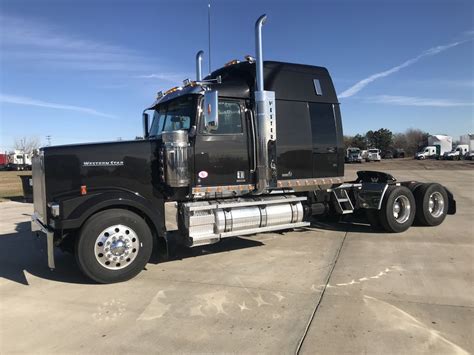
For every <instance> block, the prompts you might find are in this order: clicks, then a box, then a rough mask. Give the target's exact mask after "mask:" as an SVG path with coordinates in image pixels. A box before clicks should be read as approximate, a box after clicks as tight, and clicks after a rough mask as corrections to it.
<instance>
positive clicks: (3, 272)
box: [0, 222, 263, 286]
mask: <svg viewBox="0 0 474 355" xmlns="http://www.w3.org/2000/svg"><path fill="white" fill-rule="evenodd" d="M261 245H263V243H262V242H259V241H254V240H249V239H243V238H229V239H225V240H223V241H221V242H220V243H217V244H212V245H206V246H202V247H195V248H185V247H177V248H175V249H174V250H172V253H171V255H170V256H167V257H164V256H163V255H159V254H158V253H154V254H153V256H152V259H151V260H150V263H162V262H169V261H173V260H180V259H185V258H192V257H196V256H199V255H205V254H216V253H222V252H228V251H233V250H238V249H245V248H251V247H256V246H261ZM55 262H56V269H55V270H50V269H49V268H48V265H47V255H46V238H43V237H36V236H34V235H33V234H32V233H31V229H30V222H21V223H18V224H17V225H16V227H15V231H14V232H13V233H7V234H0V278H4V279H7V280H10V281H13V282H16V283H19V284H21V285H25V286H29V285H30V283H29V282H28V275H33V276H35V277H38V278H40V279H45V280H50V281H56V282H64V283H73V284H94V283H95V282H94V281H92V280H90V279H88V278H87V277H85V276H84V275H83V274H82V273H81V271H80V270H79V267H78V265H77V264H76V260H75V258H74V255H72V254H69V253H65V252H62V251H61V250H59V249H58V248H56V250H55Z"/></svg>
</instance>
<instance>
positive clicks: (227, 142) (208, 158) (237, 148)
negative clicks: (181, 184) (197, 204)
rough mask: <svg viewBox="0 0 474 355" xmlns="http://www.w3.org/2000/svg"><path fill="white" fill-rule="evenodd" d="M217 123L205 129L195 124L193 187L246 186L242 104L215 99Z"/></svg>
mask: <svg viewBox="0 0 474 355" xmlns="http://www.w3.org/2000/svg"><path fill="white" fill-rule="evenodd" d="M218 108H219V110H218V115H219V124H218V127H217V129H216V130H207V129H206V128H205V127H204V123H203V120H202V119H200V120H199V121H200V122H199V123H198V126H199V128H198V133H197V135H196V140H195V145H194V181H195V185H196V186H226V185H240V184H249V183H250V181H251V176H250V155H249V146H250V145H249V137H248V125H247V120H246V114H245V103H244V101H242V100H235V99H224V98H219V104H218Z"/></svg>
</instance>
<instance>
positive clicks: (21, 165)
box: [7, 150, 31, 171]
mask: <svg viewBox="0 0 474 355" xmlns="http://www.w3.org/2000/svg"><path fill="white" fill-rule="evenodd" d="M7 170H17V171H23V170H31V154H29V153H26V152H24V151H22V150H14V151H12V152H10V153H9V154H8V164H7Z"/></svg>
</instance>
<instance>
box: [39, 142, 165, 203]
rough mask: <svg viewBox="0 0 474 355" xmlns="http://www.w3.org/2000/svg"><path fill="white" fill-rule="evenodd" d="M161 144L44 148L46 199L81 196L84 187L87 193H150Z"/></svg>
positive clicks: (114, 143)
mask: <svg viewBox="0 0 474 355" xmlns="http://www.w3.org/2000/svg"><path fill="white" fill-rule="evenodd" d="M160 144H161V142H160V141H158V140H134V141H118V142H107V143H92V144H74V145H63V146H53V147H44V148H41V155H42V156H43V160H44V163H43V164H44V170H43V171H44V179H45V189H46V199H47V201H48V202H50V201H52V200H54V199H57V198H59V197H61V196H68V195H72V196H75V195H79V194H80V191H81V186H87V190H88V191H94V190H103V189H107V188H110V187H114V188H118V189H125V190H129V191H134V192H138V191H143V190H144V189H145V190H147V189H150V186H151V180H152V179H153V176H154V173H153V172H152V167H153V168H154V169H158V168H159V167H158V161H159V159H158V154H159V146H160ZM35 173H36V171H33V175H34V174H35ZM156 176H159V174H158V173H157V172H156Z"/></svg>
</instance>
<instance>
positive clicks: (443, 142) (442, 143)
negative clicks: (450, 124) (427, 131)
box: [428, 134, 453, 157]
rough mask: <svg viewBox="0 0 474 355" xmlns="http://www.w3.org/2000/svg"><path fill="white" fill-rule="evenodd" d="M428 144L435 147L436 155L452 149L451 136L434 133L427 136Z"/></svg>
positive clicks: (441, 154) (438, 155)
mask: <svg viewBox="0 0 474 355" xmlns="http://www.w3.org/2000/svg"><path fill="white" fill-rule="evenodd" d="M428 145H429V146H433V147H436V155H437V157H440V156H443V155H444V153H447V152H450V151H452V150H453V137H451V136H446V135H443V134H435V135H433V136H429V137H428Z"/></svg>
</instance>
